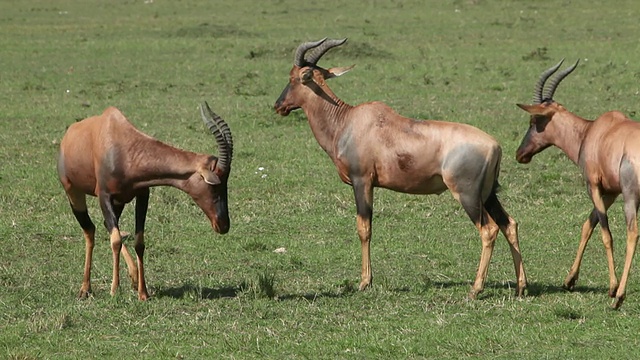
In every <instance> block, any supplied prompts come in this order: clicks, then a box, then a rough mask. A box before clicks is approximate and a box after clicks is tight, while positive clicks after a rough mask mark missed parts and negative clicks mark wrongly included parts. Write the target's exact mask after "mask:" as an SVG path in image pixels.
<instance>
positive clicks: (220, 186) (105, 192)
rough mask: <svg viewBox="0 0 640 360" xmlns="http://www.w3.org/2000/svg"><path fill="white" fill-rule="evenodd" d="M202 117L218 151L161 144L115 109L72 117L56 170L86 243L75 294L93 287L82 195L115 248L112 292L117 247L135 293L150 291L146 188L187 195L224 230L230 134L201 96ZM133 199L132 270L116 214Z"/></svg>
mask: <svg viewBox="0 0 640 360" xmlns="http://www.w3.org/2000/svg"><path fill="white" fill-rule="evenodd" d="M200 111H201V114H202V118H203V120H204V122H205V124H206V126H207V127H208V128H209V130H210V131H211V132H212V133H213V135H214V136H215V138H216V142H217V144H218V150H219V154H220V157H215V156H213V155H204V154H196V153H193V152H189V151H184V150H180V149H176V148H174V147H172V146H169V145H166V144H164V143H162V142H160V141H158V140H156V139H154V138H152V137H150V136H147V135H145V134H143V133H142V132H140V131H139V130H138V129H136V128H135V127H134V126H133V125H132V124H131V123H130V122H129V121H128V120H127V119H126V118H125V116H124V115H123V114H122V113H121V112H120V111H119V110H118V109H116V108H114V107H110V108H107V109H106V110H105V111H104V112H103V113H102V115H99V116H94V117H90V118H87V119H84V120H82V121H80V122H77V123H75V124H73V125H71V126H69V129H68V130H67V133H66V134H65V136H64V137H63V138H62V141H61V143H60V155H59V157H58V175H59V176H60V182H61V183H62V186H63V187H64V190H65V192H66V193H67V197H68V198H69V203H70V205H71V209H72V210H73V214H74V215H75V217H76V219H77V220H78V222H79V223H80V226H81V227H82V230H83V232H84V237H85V241H86V247H85V263H84V277H83V280H82V286H81V287H80V294H79V297H80V298H85V297H87V296H88V295H89V294H90V293H91V258H92V253H93V246H94V240H95V226H94V225H93V222H92V221H91V218H90V217H89V213H88V212H87V201H86V195H92V196H97V197H98V200H99V202H100V208H101V209H102V215H103V216H104V224H105V226H106V228H107V231H108V232H109V234H110V239H111V250H112V252H113V281H112V283H111V295H114V294H115V293H116V290H117V289H118V285H119V283H120V277H119V260H120V250H122V253H123V256H124V259H125V261H126V263H127V266H128V269H129V276H130V277H131V281H132V284H133V286H134V288H137V290H138V298H139V299H140V300H146V299H147V298H148V297H149V294H148V293H147V287H146V284H145V279H144V265H143V256H144V223H145V219H146V214H147V206H148V202H149V187H151V186H159V185H169V186H173V187H176V188H178V189H180V190H182V191H184V192H186V193H187V194H189V195H191V197H192V198H193V200H194V201H195V202H196V204H198V206H199V207H200V208H201V209H202V211H204V213H205V215H207V217H208V218H209V220H210V221H211V226H212V227H213V229H214V230H215V231H216V232H218V233H221V234H225V233H226V232H228V231H229V227H230V223H229V214H228V209H227V180H228V179H229V172H230V171H231V158H232V154H233V140H232V138H231V131H230V130H229V126H228V125H227V124H226V123H225V121H224V120H223V119H222V118H220V116H218V115H216V114H214V113H213V112H212V111H211V109H210V108H209V105H208V104H207V103H206V102H205V103H204V104H203V105H202V106H201V108H200ZM133 198H135V199H136V210H135V219H136V225H135V227H136V230H135V250H136V255H137V263H138V264H137V269H136V264H135V263H134V262H133V259H132V258H131V255H130V254H129V252H128V251H127V248H126V247H125V246H123V244H122V239H121V235H120V230H119V228H118V220H119V218H120V215H121V214H122V210H123V209H124V206H125V204H127V203H128V202H130V201H131V200H133Z"/></svg>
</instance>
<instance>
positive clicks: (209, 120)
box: [200, 101, 233, 172]
mask: <svg viewBox="0 0 640 360" xmlns="http://www.w3.org/2000/svg"><path fill="white" fill-rule="evenodd" d="M200 114H201V115H202V121H204V124H205V125H206V126H207V128H209V131H211V133H212V134H213V136H215V138H216V143H218V153H219V158H218V165H217V166H218V167H219V168H220V170H222V171H223V172H227V171H229V166H230V165H231V159H232V158H233V138H232V137H231V130H230V129H229V125H227V123H226V122H225V121H224V120H223V119H222V118H221V117H220V116H219V115H218V114H216V113H214V112H213V111H212V110H211V108H210V107H209V104H207V102H206V101H205V102H204V103H203V104H202V105H200Z"/></svg>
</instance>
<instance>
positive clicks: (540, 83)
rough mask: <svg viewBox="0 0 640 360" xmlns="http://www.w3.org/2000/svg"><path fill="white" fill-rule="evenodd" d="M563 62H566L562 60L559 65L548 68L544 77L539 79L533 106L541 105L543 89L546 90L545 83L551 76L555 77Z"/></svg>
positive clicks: (534, 92)
mask: <svg viewBox="0 0 640 360" xmlns="http://www.w3.org/2000/svg"><path fill="white" fill-rule="evenodd" d="M563 62H564V59H562V60H560V62H559V63H557V64H555V65H554V66H552V67H550V68H548V69H547V70H545V71H544V72H543V73H542V75H540V78H539V79H538V82H537V83H536V86H535V88H534V89H533V104H540V103H541V102H542V89H543V88H544V83H545V82H546V81H547V79H548V78H549V76H551V75H553V73H554V72H556V71H557V70H558V68H559V67H560V65H562V63H563Z"/></svg>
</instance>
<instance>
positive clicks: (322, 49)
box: [307, 38, 347, 65]
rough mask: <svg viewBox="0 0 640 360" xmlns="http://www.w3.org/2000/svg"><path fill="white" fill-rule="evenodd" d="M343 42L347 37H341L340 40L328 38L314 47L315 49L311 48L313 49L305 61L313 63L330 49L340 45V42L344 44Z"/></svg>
mask: <svg viewBox="0 0 640 360" xmlns="http://www.w3.org/2000/svg"><path fill="white" fill-rule="evenodd" d="M345 42H347V38H344V39H341V40H334V39H329V40H327V41H325V42H323V43H322V44H321V45H320V46H318V47H316V48H315V49H313V51H312V52H311V55H309V56H308V57H307V62H308V63H310V64H313V65H315V64H316V63H317V62H318V60H320V58H321V57H322V56H323V55H324V54H325V53H326V52H327V51H329V50H330V49H333V48H334V47H336V46H340V45H342V44H344V43H345Z"/></svg>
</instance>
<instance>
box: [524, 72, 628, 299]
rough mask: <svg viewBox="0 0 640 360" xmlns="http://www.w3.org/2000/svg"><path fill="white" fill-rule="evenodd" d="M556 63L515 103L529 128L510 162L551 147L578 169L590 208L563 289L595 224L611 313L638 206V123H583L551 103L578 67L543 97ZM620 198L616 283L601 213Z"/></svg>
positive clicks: (621, 290)
mask: <svg viewBox="0 0 640 360" xmlns="http://www.w3.org/2000/svg"><path fill="white" fill-rule="evenodd" d="M562 62H563V61H560V62H559V63H558V64H557V65H555V66H552V67H551V68H549V69H548V70H546V71H544V72H543V73H542V75H541V76H540V78H539V80H538V82H537V83H536V85H535V90H534V94H533V104H532V105H523V104H517V105H518V106H519V107H520V108H522V109H523V110H525V111H526V112H528V113H529V114H530V115H531V120H530V125H529V130H527V133H526V134H525V136H524V139H522V143H521V144H520V147H519V148H518V150H517V152H516V159H517V161H518V162H520V163H523V164H526V163H529V162H530V161H531V158H532V157H533V156H534V155H535V154H537V153H539V152H540V151H542V150H544V149H546V148H547V147H549V146H551V145H555V146H557V147H559V148H560V149H561V150H562V151H564V153H565V154H567V156H568V157H569V159H571V161H573V162H574V163H575V164H576V165H578V166H579V167H580V169H581V170H582V174H583V176H584V180H585V181H586V183H587V190H588V192H589V196H590V197H591V200H592V202H593V205H594V206H593V210H592V211H591V214H590V215H589V218H588V219H587V221H585V223H584V225H582V233H581V236H580V245H579V246H578V253H577V255H576V259H575V261H574V262H573V265H572V266H571V269H570V270H569V274H568V275H567V278H566V279H565V281H564V287H565V288H566V289H569V290H572V289H573V287H574V286H575V283H576V281H577V280H578V275H579V273H580V262H581V261H582V256H583V255H584V250H585V248H586V246H587V242H588V241H589V238H590V237H591V234H592V233H593V229H594V228H595V226H596V225H597V224H598V223H600V227H601V229H602V241H603V243H604V247H605V249H606V252H607V261H608V265H609V296H610V297H614V298H615V300H614V302H613V305H612V306H613V308H616V309H617V308H619V307H620V305H622V302H623V301H624V298H625V289H626V286H627V280H628V277H629V270H630V268H631V261H632V260H633V255H634V252H635V249H636V243H637V241H638V222H637V219H636V215H637V211H638V204H639V203H640V141H639V139H640V123H637V122H634V121H632V120H630V119H628V118H627V117H626V116H624V115H623V114H622V113H620V112H618V111H610V112H606V113H604V114H602V115H601V116H600V117H598V118H597V119H596V120H594V121H589V120H586V119H583V118H581V117H579V116H577V115H575V114H573V113H571V112H569V111H568V110H567V109H565V108H564V106H562V105H560V104H558V103H557V102H556V101H555V100H553V94H554V93H555V91H556V88H557V87H558V84H560V82H561V81H562V80H563V79H564V78H565V77H566V76H567V75H569V74H570V73H571V72H572V71H573V70H574V69H575V68H576V66H578V61H576V63H575V64H574V65H573V66H571V67H569V68H567V69H565V70H563V71H561V72H559V73H558V74H557V75H556V76H555V77H554V78H553V79H552V80H551V82H550V84H549V85H548V86H547V89H546V91H545V92H544V94H543V88H544V85H545V82H546V81H547V79H548V78H549V77H550V76H551V75H552V74H553V73H555V72H556V71H557V70H558V68H559V67H560V65H561V64H562ZM620 194H622V196H623V197H624V213H625V217H626V221H627V250H626V257H625V261H624V270H623V272H622V278H621V279H620V284H619V285H618V280H617V279H616V273H615V268H614V262H613V240H612V238H611V232H610V231H609V221H608V217H607V210H608V209H609V207H610V206H611V204H613V202H614V201H615V199H616V198H617V197H618V195H620Z"/></svg>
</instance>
